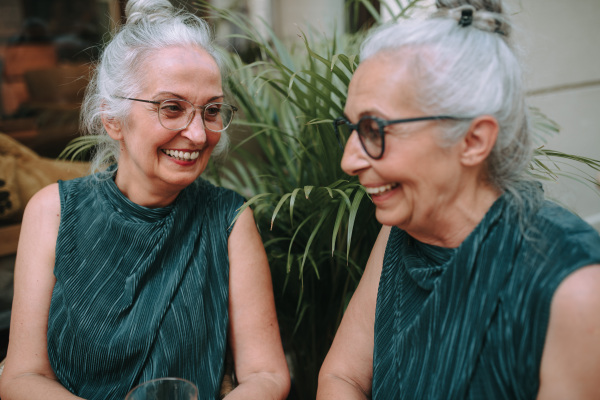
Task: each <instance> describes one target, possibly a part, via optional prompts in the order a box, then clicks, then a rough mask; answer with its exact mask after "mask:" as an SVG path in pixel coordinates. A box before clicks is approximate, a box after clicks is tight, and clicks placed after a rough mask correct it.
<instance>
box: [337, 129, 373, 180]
mask: <svg viewBox="0 0 600 400" xmlns="http://www.w3.org/2000/svg"><path fill="white" fill-rule="evenodd" d="M369 166H370V164H369V157H368V156H367V155H366V154H365V151H364V150H363V148H362V146H361V145H360V140H359V139H358V133H356V131H354V132H352V134H351V135H350V137H348V141H347V142H346V147H345V148H344V155H343V156H342V169H343V170H344V172H345V173H347V174H348V175H358V173H359V172H360V171H361V170H363V169H365V168H368V167H369Z"/></svg>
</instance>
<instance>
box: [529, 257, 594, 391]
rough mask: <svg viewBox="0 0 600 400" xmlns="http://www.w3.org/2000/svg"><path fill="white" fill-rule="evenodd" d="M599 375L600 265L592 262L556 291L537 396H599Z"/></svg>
mask: <svg viewBox="0 0 600 400" xmlns="http://www.w3.org/2000/svg"><path fill="white" fill-rule="evenodd" d="M598 376H600V265H589V266H586V267H584V268H581V269H578V270H577V271H575V272H573V273H572V274H570V275H569V276H568V277H567V278H565V279H564V281H563V282H562V283H561V284H560V285H559V287H558V289H557V290H556V292H555V293H554V297H553V299H552V305H551V308H550V322H549V324H548V331H547V334H546V342H545V345H544V352H543V355H542V363H541V367H540V392H539V395H538V399H540V400H541V399H559V398H570V399H598V398H600V386H598V385H597V377H598ZM561 396H562V397H561Z"/></svg>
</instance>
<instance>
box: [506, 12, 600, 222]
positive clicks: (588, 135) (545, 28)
mask: <svg viewBox="0 0 600 400" xmlns="http://www.w3.org/2000/svg"><path fill="white" fill-rule="evenodd" d="M512 6H513V8H514V10H513V11H515V12H516V14H515V15H514V20H515V22H516V23H517V24H518V27H519V28H520V32H518V35H519V36H518V39H519V41H520V43H522V44H523V45H524V48H525V62H526V66H527V68H528V89H529V90H530V93H531V95H530V96H529V102H530V104H532V105H533V106H536V107H539V108H540V109H541V110H542V111H543V112H544V113H546V114H547V115H548V116H549V117H551V118H552V119H553V120H554V121H556V122H557V123H558V124H559V125H560V126H561V132H560V134H559V135H558V136H557V137H554V138H552V139H550V140H549V142H548V143H547V145H546V146H547V147H548V148H551V149H553V150H560V151H564V152H566V153H573V154H577V155H581V156H587V157H592V158H595V159H600V68H599V67H600V24H599V23H598V19H599V18H600V1H599V0H570V1H564V0H513V1H512ZM587 171H588V172H590V173H591V174H592V175H594V176H597V174H596V172H594V171H593V170H587ZM546 190H547V193H548V194H549V196H551V197H553V198H555V199H556V200H558V201H560V202H561V203H563V204H564V205H566V206H567V207H569V208H570V209H572V210H574V211H575V212H577V213H578V214H579V215H580V216H582V217H583V218H584V219H586V220H587V221H588V222H590V223H592V224H593V225H594V226H595V227H596V229H598V230H600V190H598V188H597V187H596V188H595V189H590V188H587V187H585V186H583V185H582V184H580V183H577V182H574V181H571V180H569V179H564V178H563V179H560V181H559V183H556V184H548V185H546Z"/></svg>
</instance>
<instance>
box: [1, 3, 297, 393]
mask: <svg viewBox="0 0 600 400" xmlns="http://www.w3.org/2000/svg"><path fill="white" fill-rule="evenodd" d="M126 13H127V17H128V19H127V23H126V24H125V25H124V26H123V27H122V28H121V29H120V31H119V32H118V33H117V34H116V35H115V36H114V38H113V39H112V41H111V42H110V43H109V44H108V45H107V47H106V48H105V50H104V52H103V55H102V58H101V61H100V63H99V65H98V67H97V70H96V73H95V76H94V79H93V80H92V83H91V84H90V87H89V88H88V91H87V93H86V98H85V102H84V105H83V110H82V121H83V125H84V127H85V128H87V130H88V132H89V133H91V134H94V135H100V139H101V140H100V146H99V148H98V150H97V152H96V154H95V159H94V166H95V168H96V169H97V170H99V172H96V173H95V174H93V175H90V176H88V177H85V178H82V179H76V180H73V181H65V182H59V183H58V184H54V185H51V186H49V187H47V188H45V189H43V190H42V191H41V192H39V193H38V194H37V195H36V196H35V197H34V198H33V199H32V200H31V201H30V203H29V204H28V206H27V211H26V213H25V216H24V220H23V224H22V231H21V238H20V243H19V251H18V255H17V263H16V272H15V297H14V306H13V313H12V321H11V329H10V345H9V350H8V357H7V360H6V367H5V370H4V372H3V374H2V378H1V381H0V390H1V393H0V395H1V396H2V399H5V400H11V399H29V398H31V399H59V398H60V399H68V398H73V399H74V398H85V399H102V400H106V399H119V400H122V399H124V398H125V396H126V394H127V392H128V391H129V390H130V389H131V388H133V387H134V386H136V385H138V384H140V383H142V382H144V381H148V380H151V379H155V378H161V377H179V378H184V379H187V380H188V381H191V382H193V383H194V384H195V385H196V386H197V387H198V389H199V393H200V395H199V398H202V399H215V398H218V397H219V388H220V385H221V381H222V379H223V377H224V366H225V356H226V349H227V348H230V349H231V353H232V358H233V363H234V366H235V377H236V379H237V381H238V386H237V387H236V388H235V389H234V390H233V391H232V392H231V393H230V394H229V395H227V398H228V399H232V400H233V399H261V400H262V399H284V398H285V397H286V395H287V392H288V390H289V385H290V378H289V372H288V369H287V364H286V360H285V357H284V353H283V349H282V345H281V339H280V336H279V329H278V323H277V318H276V313H275V307H274V301H273V293H272V287H271V278H270V272H269V267H268V264H267V258H266V255H265V251H264V248H263V246H262V242H261V238H260V236H259V234H258V232H257V229H256V226H255V223H254V219H253V216H252V212H251V210H250V209H247V210H245V211H244V212H243V213H242V214H241V215H239V217H237V219H236V214H237V210H238V209H239V208H240V206H241V205H242V204H243V199H242V197H241V196H239V195H238V194H236V193H234V192H232V191H230V190H225V189H222V188H218V187H215V186H213V185H212V184H210V183H208V182H207V181H205V180H203V179H202V178H200V175H201V174H202V172H203V171H204V170H205V168H206V166H207V163H208V162H209V159H210V157H211V155H212V154H213V152H217V151H219V149H220V148H222V147H223V145H224V143H225V140H224V139H225V137H224V135H225V133H224V131H225V130H226V129H227V128H228V127H229V126H230V124H231V121H232V118H233V116H234V113H235V111H236V108H235V107H234V106H232V105H230V104H228V103H227V102H226V100H225V98H224V91H223V87H222V72H221V64H222V61H221V57H220V56H219V53H218V52H217V50H216V49H215V47H213V44H212V39H211V35H210V30H209V28H208V26H207V24H206V23H205V22H204V21H203V20H201V19H199V18H197V17H195V16H193V15H191V14H188V13H186V12H183V11H178V10H176V9H174V8H173V7H172V6H171V4H170V3H168V2H167V1H166V0H131V1H129V2H128V4H127V7H126ZM106 164H108V167H107V168H104V169H103V167H102V166H103V165H106Z"/></svg>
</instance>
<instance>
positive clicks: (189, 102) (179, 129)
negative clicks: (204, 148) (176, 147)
mask: <svg viewBox="0 0 600 400" xmlns="http://www.w3.org/2000/svg"><path fill="white" fill-rule="evenodd" d="M168 101H183V102H185V103H188V104H189V105H190V106H191V108H192V111H191V112H189V113H188V114H187V115H188V117H187V119H188V121H187V122H186V123H185V125H184V126H182V127H180V128H169V127H168V126H165V124H164V123H163V120H162V117H161V113H160V106H161V105H162V104H164V103H165V102H168ZM155 103H157V104H158V105H159V109H158V110H157V114H158V122H159V123H160V124H161V126H162V127H163V128H165V129H169V130H171V131H181V130H184V129H186V128H187V127H188V126H190V124H191V123H192V121H193V120H194V117H195V116H196V110H197V109H200V110H202V113H201V114H200V118H201V119H202V125H203V126H204V128H206V129H207V130H209V131H211V132H223V131H224V130H226V129H227V128H229V125H231V122H232V121H233V116H234V115H235V112H236V111H237V110H238V109H237V107H236V106H234V105H231V104H229V103H225V102H221V101H213V102H210V103H206V104H204V105H202V106H197V105H196V104H194V103H192V102H191V101H189V100H186V99H177V98H172V99H165V100H160V101H156V102H155ZM217 104H218V105H220V106H222V107H226V108H228V109H229V110H230V111H231V117H230V118H229V121H228V122H227V123H226V124H225V123H223V128H221V129H212V128H209V127H208V126H207V122H206V119H205V118H204V113H205V112H206V109H207V108H208V107H209V106H212V105H217ZM223 122H224V121H223Z"/></svg>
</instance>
